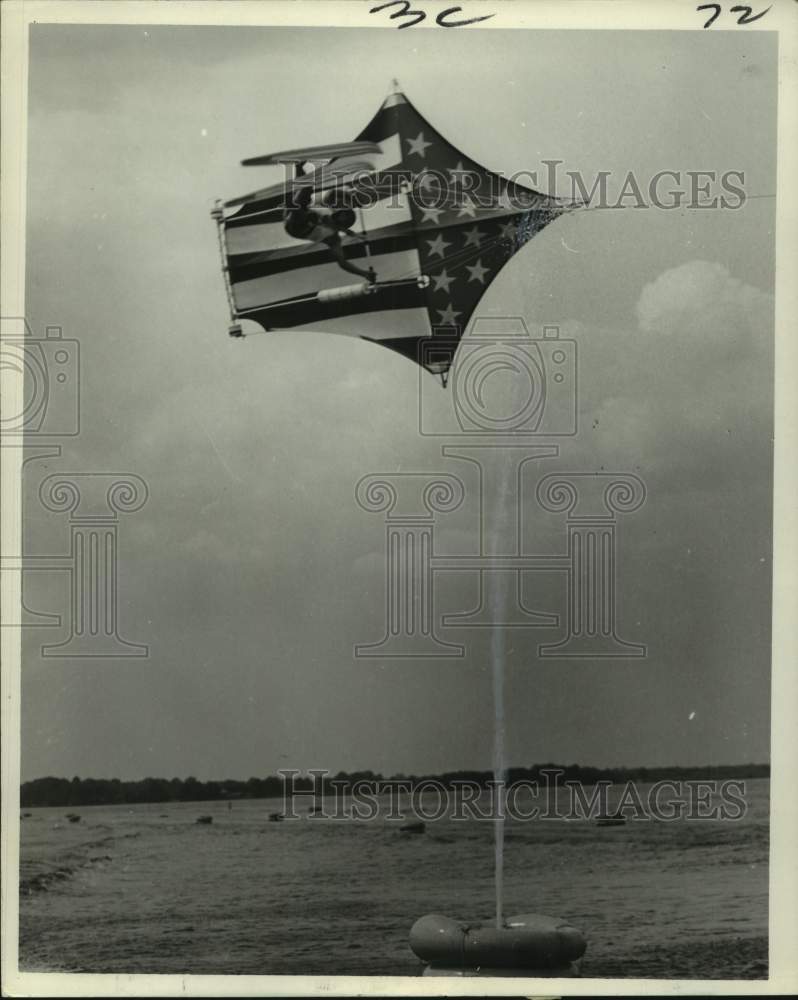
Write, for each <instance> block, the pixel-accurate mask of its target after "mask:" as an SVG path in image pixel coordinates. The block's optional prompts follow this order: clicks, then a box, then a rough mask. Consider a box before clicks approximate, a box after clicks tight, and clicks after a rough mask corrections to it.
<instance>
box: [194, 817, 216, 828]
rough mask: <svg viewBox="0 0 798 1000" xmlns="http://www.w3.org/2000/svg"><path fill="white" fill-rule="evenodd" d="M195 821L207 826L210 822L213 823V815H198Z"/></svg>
mask: <svg viewBox="0 0 798 1000" xmlns="http://www.w3.org/2000/svg"><path fill="white" fill-rule="evenodd" d="M197 822H198V823H202V824H204V825H205V826H208V825H210V824H211V823H213V816H198V817H197Z"/></svg>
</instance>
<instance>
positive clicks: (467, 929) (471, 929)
mask: <svg viewBox="0 0 798 1000" xmlns="http://www.w3.org/2000/svg"><path fill="white" fill-rule="evenodd" d="M410 947H411V948H412V949H413V952H414V953H415V954H416V955H417V956H418V957H419V958H420V959H421V960H422V961H424V962H427V963H429V965H430V966H431V967H432V968H433V969H436V970H438V972H440V970H441V969H446V970H477V969H480V970H482V972H483V974H485V972H486V970H488V969H519V970H520V969H524V970H527V971H528V970H544V971H548V972H549V973H551V971H552V970H557V971H558V972H559V973H560V974H561V975H563V976H571V975H573V973H574V967H573V966H572V963H573V962H575V961H577V959H580V958H581V957H582V955H584V953H585V949H586V948H587V942H586V941H585V939H584V937H583V936H582V935H581V934H580V932H579V931H578V930H577V929H576V928H575V927H572V926H571V925H570V924H569V923H568V922H567V921H566V920H561V919H559V918H557V917H545V916H541V915H540V914H537V913H525V914H522V915H521V916H517V917H509V918H508V919H507V920H506V922H505V924H504V926H503V927H496V925H495V924H493V923H481V924H468V923H465V922H463V921H459V920H452V918H451V917H444V916H441V915H440V914H438V913H430V914H427V916H425V917H421V918H420V919H419V920H417V921H416V922H415V923H414V924H413V926H412V928H411V929H410Z"/></svg>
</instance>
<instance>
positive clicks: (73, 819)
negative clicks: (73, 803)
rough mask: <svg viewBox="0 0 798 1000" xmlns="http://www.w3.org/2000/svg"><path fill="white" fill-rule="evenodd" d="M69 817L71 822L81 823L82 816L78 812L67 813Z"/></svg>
mask: <svg viewBox="0 0 798 1000" xmlns="http://www.w3.org/2000/svg"><path fill="white" fill-rule="evenodd" d="M67 819H68V820H69V822H70V823H80V816H78V814H77V813H67Z"/></svg>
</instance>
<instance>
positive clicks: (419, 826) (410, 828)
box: [399, 819, 427, 834]
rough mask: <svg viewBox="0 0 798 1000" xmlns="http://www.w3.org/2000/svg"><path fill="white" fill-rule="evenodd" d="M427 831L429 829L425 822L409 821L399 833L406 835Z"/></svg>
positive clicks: (400, 828)
mask: <svg viewBox="0 0 798 1000" xmlns="http://www.w3.org/2000/svg"><path fill="white" fill-rule="evenodd" d="M426 829H427V824H426V823H425V822H424V821H423V820H420V819H409V820H407V822H405V823H402V825H401V826H400V827H399V832H400V833H406V834H417V833H424V832H425V830H426Z"/></svg>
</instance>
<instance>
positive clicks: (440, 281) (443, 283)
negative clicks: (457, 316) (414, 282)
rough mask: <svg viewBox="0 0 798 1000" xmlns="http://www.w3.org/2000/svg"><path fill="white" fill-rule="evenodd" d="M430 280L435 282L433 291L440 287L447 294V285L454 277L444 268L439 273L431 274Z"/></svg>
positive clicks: (438, 290)
mask: <svg viewBox="0 0 798 1000" xmlns="http://www.w3.org/2000/svg"><path fill="white" fill-rule="evenodd" d="M432 280H433V281H434V282H435V288H434V291H436V292H440V291H441V289H442V290H443V291H444V292H446V294H447V295H448V294H449V285H451V283H452V282H453V281H454V280H455V279H454V278H453V277H452V276H451V275H450V274H447V273H446V269H445V268H444V269H443V270H442V271H441V273H440V274H433V275H432Z"/></svg>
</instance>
